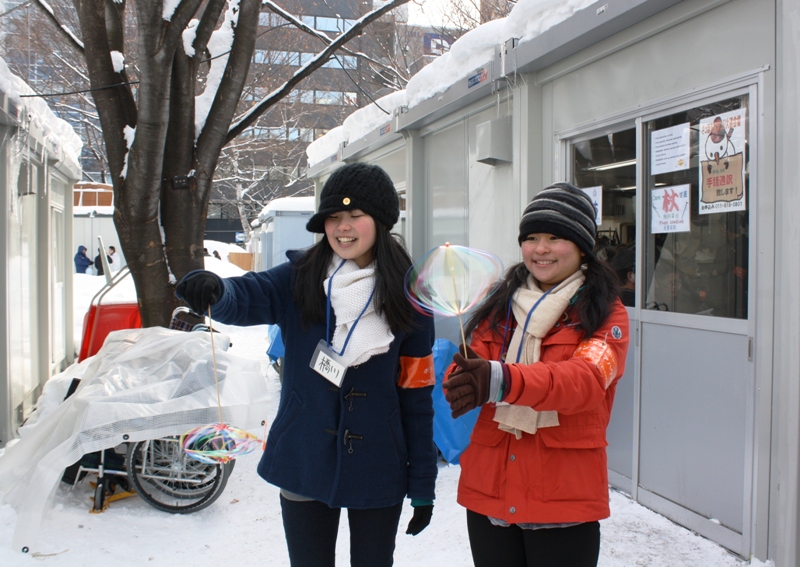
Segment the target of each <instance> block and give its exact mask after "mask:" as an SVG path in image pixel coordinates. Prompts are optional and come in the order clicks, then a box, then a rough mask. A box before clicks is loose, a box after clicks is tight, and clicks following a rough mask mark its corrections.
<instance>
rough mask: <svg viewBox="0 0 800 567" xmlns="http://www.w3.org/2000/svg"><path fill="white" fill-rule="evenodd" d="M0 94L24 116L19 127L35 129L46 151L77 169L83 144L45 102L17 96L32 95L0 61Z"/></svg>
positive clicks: (27, 87)
mask: <svg viewBox="0 0 800 567" xmlns="http://www.w3.org/2000/svg"><path fill="white" fill-rule="evenodd" d="M0 91H2V92H4V93H6V95H7V96H8V98H9V99H11V101H12V102H13V103H14V104H16V105H17V106H19V107H21V108H22V110H23V111H24V112H25V115H23V116H19V117H18V119H19V121H20V123H21V127H22V128H23V129H25V130H30V129H31V127H35V128H39V129H41V131H42V134H43V136H44V142H45V144H46V146H47V148H48V150H49V151H50V152H51V153H52V154H53V155H54V156H55V157H57V158H58V159H59V160H61V161H65V162H68V163H69V165H70V166H71V167H72V168H73V169H76V170H80V155H81V150H82V149H83V141H82V140H81V138H80V136H78V135H77V134H76V133H75V131H74V130H73V129H72V126H70V125H69V123H67V122H66V121H65V120H62V119H61V118H58V117H57V116H56V115H55V114H53V111H52V110H50V107H49V106H47V103H46V102H45V101H44V100H43V99H41V98H38V97H25V98H21V97H20V95H31V94H35V93H34V92H33V90H32V89H31V88H30V87H29V86H28V85H27V84H26V83H25V81H23V80H22V79H20V78H19V77H17V76H16V75H14V74H13V73H12V72H11V70H10V69H9V68H8V65H7V64H6V62H5V61H4V60H3V59H2V58H0Z"/></svg>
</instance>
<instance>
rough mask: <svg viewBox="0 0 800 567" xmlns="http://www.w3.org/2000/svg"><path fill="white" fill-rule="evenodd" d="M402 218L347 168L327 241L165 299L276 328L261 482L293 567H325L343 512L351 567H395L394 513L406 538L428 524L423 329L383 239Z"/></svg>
mask: <svg viewBox="0 0 800 567" xmlns="http://www.w3.org/2000/svg"><path fill="white" fill-rule="evenodd" d="M399 215H400V206H399V200H398V197H397V192H396V191H395V188H394V184H393V183H392V180H391V179H390V178H389V175H388V174H387V173H386V172H385V171H384V170H383V169H381V168H380V167H377V166H375V165H368V164H363V163H354V164H349V165H346V166H343V167H341V168H339V169H337V170H336V171H335V172H334V173H333V174H332V175H331V176H330V178H329V179H328V181H327V182H326V183H325V186H324V187H323V190H322V194H321V200H320V205H319V209H318V212H317V213H316V214H315V215H314V216H312V217H311V219H310V220H309V221H308V224H307V226H306V228H307V229H308V230H309V231H310V232H315V233H323V234H324V235H325V236H324V238H322V239H321V240H320V241H319V242H317V244H315V245H314V246H312V247H311V248H309V249H307V250H302V251H290V252H288V253H287V257H288V258H289V261H288V262H286V263H284V264H281V265H279V266H276V267H274V268H272V269H270V270H267V271H264V272H248V273H247V274H245V275H243V276H241V277H235V278H226V279H224V280H223V279H221V278H220V277H218V276H217V275H216V274H213V273H212V272H208V271H205V270H198V271H194V272H191V273H189V274H187V275H186V276H185V277H184V278H183V279H182V280H181V282H180V283H179V284H178V286H177V287H176V291H175V293H176V295H177V296H178V297H179V298H180V299H183V300H184V301H185V302H186V303H187V304H188V305H189V307H191V308H192V309H194V310H195V311H197V312H200V313H203V312H208V313H209V315H211V316H212V318H213V319H214V320H216V321H220V322H223V323H226V324H233V325H262V324H271V325H278V326H279V328H280V330H281V335H282V337H283V341H284V344H285V357H284V366H283V382H282V388H281V398H280V404H279V406H278V413H277V415H276V417H275V421H274V422H273V423H272V426H271V428H270V432H269V436H268V438H267V444H266V450H265V451H264V454H263V456H262V457H261V461H260V463H259V465H258V474H259V475H261V477H262V478H264V479H265V480H266V481H267V482H269V483H272V484H274V485H276V486H278V487H279V488H280V489H281V491H280V500H281V510H282V516H283V526H284V532H285V535H286V541H287V545H288V549H289V558H290V561H291V564H292V566H294V567H301V566H302V567H307V566H320V567H329V566H333V565H334V564H335V548H336V536H337V532H338V525H339V517H340V513H341V509H342V508H346V509H347V516H348V521H349V527H350V557H351V565H352V566H354V567H382V566H389V565H392V564H393V556H394V548H395V539H396V534H397V530H398V524H399V521H400V513H401V510H402V505H403V500H404V498H406V497H408V498H409V499H410V500H411V506H413V507H414V513H413V517H412V519H411V521H410V522H409V524H408V527H407V529H406V533H408V534H411V535H416V534H418V533H419V532H421V531H422V530H423V529H424V528H425V527H427V526H428V524H429V523H430V520H431V516H432V513H433V500H434V487H435V482H436V473H437V451H436V447H435V445H434V443H433V401H432V390H433V385H434V383H435V375H434V368H433V354H432V349H433V342H434V328H433V319H432V318H431V317H430V316H428V315H426V314H423V313H420V312H417V311H415V310H414V309H413V307H412V306H411V304H410V302H409V301H408V300H407V299H406V297H405V294H404V291H403V285H404V283H403V282H404V276H405V273H406V271H407V270H408V269H409V268H410V266H411V263H412V261H411V258H410V257H409V255H408V253H407V252H406V249H405V247H404V246H403V245H402V243H401V242H400V241H399V240H398V239H396V237H395V236H394V235H392V234H391V233H390V229H391V227H393V226H394V224H395V223H396V222H397V219H398V218H399Z"/></svg>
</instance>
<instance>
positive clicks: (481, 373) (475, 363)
mask: <svg viewBox="0 0 800 567" xmlns="http://www.w3.org/2000/svg"><path fill="white" fill-rule="evenodd" d="M464 348H465V346H464V345H461V346H460V347H459V350H458V352H457V353H455V354H454V355H453V362H455V363H456V364H457V365H458V368H457V369H456V370H455V371H454V372H453V373H452V374H451V375H450V377H449V378H448V379H447V382H445V383H444V384H442V387H443V388H444V390H445V393H444V397H445V399H446V400H447V403H449V404H450V412H451V415H452V416H453V419H455V418H457V417H460V416H462V415H464V414H465V413H467V412H468V411H470V410H472V409H475V408H476V407H478V406H482V405H483V404H485V403H486V402H488V401H489V388H490V386H491V383H492V370H491V365H490V364H489V361H488V360H484V359H483V358H480V357H479V356H478V355H477V354H475V351H473V350H472V349H471V348H469V347H466V350H467V356H468V357H469V358H464V355H463V354H462V353H463V352H464Z"/></svg>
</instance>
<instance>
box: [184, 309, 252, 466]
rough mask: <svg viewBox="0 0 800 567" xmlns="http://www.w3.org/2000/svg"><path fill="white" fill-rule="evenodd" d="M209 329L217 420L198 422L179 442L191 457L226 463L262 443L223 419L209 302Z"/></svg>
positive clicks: (213, 462)
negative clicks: (217, 411)
mask: <svg viewBox="0 0 800 567" xmlns="http://www.w3.org/2000/svg"><path fill="white" fill-rule="evenodd" d="M208 332H209V334H210V335H211V358H212V361H213V367H214V384H215V385H216V387H217V409H218V410H219V422H218V423H210V424H208V425H201V426H200V427H195V428H194V429H192V430H190V431H187V432H186V433H184V434H183V435H181V439H180V443H181V447H183V450H184V452H185V453H186V454H187V455H188V456H189V457H191V458H193V459H195V460H197V461H200V462H203V463H208V464H212V465H213V464H217V463H227V462H229V461H232V460H233V459H235V458H236V457H239V456H241V455H245V454H247V453H249V452H250V451H252V450H253V449H255V448H256V447H257V446H258V445H262V447H263V444H262V441H260V440H259V439H258V437H256V436H255V435H253V434H252V433H250V432H248V431H245V430H243V429H239V428H238V427H232V426H230V425H228V424H227V423H224V421H223V419H222V400H221V398H220V393H219V378H218V376H217V353H216V350H215V349H214V329H213V328H212V325H211V306H209V307H208Z"/></svg>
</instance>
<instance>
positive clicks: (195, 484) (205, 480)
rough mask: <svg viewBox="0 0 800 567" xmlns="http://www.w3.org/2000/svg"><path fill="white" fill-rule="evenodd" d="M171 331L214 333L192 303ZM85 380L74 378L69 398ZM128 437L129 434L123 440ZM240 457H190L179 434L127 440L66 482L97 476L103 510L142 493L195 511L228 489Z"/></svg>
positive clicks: (170, 507) (161, 505)
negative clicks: (222, 460) (219, 461)
mask: <svg viewBox="0 0 800 567" xmlns="http://www.w3.org/2000/svg"><path fill="white" fill-rule="evenodd" d="M170 328H171V329H178V330H184V331H190V332H195V331H206V332H207V331H208V330H209V328H208V326H207V325H206V324H205V319H204V318H203V317H202V316H201V315H198V314H197V313H194V312H193V311H191V310H189V309H188V308H186V307H178V308H177V309H175V311H173V314H172V321H171V323H170ZM79 383H80V380H79V379H73V381H72V383H71V384H70V386H69V389H68V391H67V394H66V396H65V399H66V398H68V397H69V396H71V395H72V394H73V393H74V392H75V390H76V389H77V387H78V384H79ZM127 437H128V436H127V435H124V436H123V439H126V438H127ZM235 464H236V461H235V460H232V461H230V462H228V463H225V464H208V463H204V462H201V461H197V460H195V459H192V458H190V457H189V456H188V455H187V454H186V453H185V452H184V451H183V448H182V447H181V444H180V437H179V436H167V437H162V438H159V439H147V440H143V441H138V442H126V443H121V444H119V445H117V446H116V447H113V448H111V449H105V450H102V451H98V452H95V453H89V454H86V455H84V456H83V457H82V458H81V459H80V461H78V462H76V463H74V464H73V465H72V466H70V467H67V469H66V470H65V471H64V474H63V476H62V478H61V481H62V482H65V483H67V484H71V485H72V486H73V487H74V486H76V485H77V484H78V483H80V482H81V481H82V480H83V479H84V478H85V477H86V476H87V475H89V474H94V475H96V477H97V478H96V481H95V482H94V496H93V506H92V509H91V511H92V512H94V513H99V512H102V511H103V510H105V508H106V507H107V506H108V504H109V503H110V502H112V501H114V500H118V499H121V498H125V497H128V496H132V495H134V494H138V495H139V497H141V498H142V500H144V501H145V502H147V504H149V505H151V506H153V507H154V508H156V509H158V510H161V511H163V512H170V513H173V514H189V513H192V512H197V511H198V510H202V509H204V508H206V507H208V506H210V505H211V504H213V503H214V502H215V501H216V500H217V499H218V498H219V497H220V495H221V494H222V492H223V490H225V485H226V484H227V482H228V478H229V477H230V475H231V473H232V472H233V468H234V465H235Z"/></svg>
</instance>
